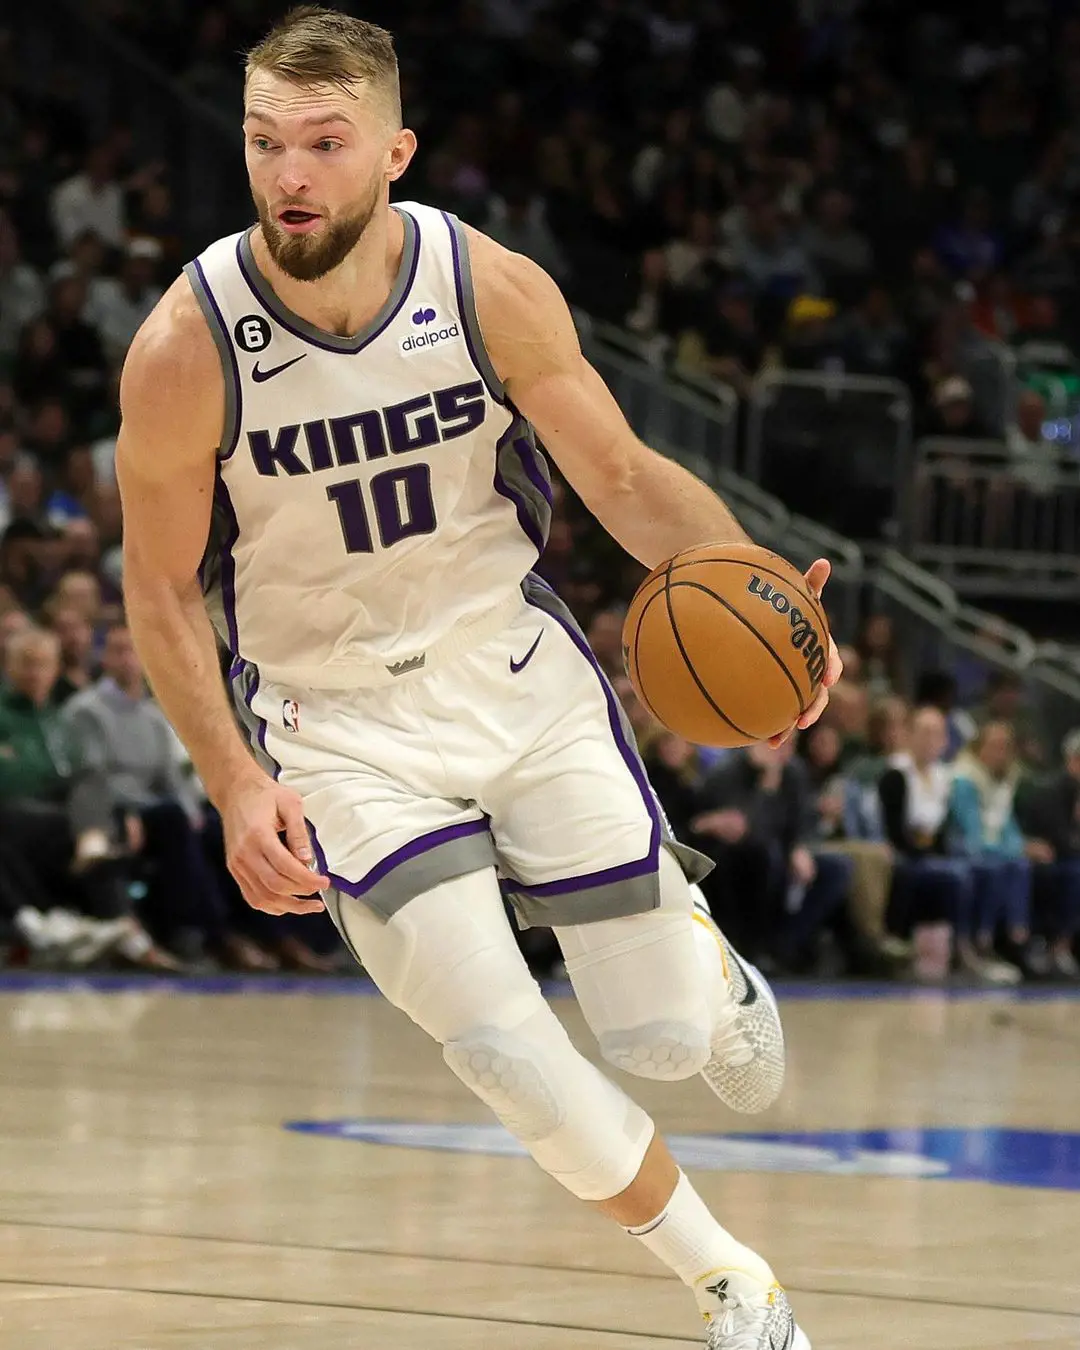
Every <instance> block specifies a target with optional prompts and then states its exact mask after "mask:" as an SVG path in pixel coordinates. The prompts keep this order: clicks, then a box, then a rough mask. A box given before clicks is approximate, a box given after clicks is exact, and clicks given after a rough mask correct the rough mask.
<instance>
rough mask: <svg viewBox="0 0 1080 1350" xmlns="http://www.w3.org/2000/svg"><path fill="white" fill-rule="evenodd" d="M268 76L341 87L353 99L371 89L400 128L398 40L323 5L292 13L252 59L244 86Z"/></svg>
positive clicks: (253, 51) (249, 56) (247, 64)
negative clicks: (257, 75) (358, 88)
mask: <svg viewBox="0 0 1080 1350" xmlns="http://www.w3.org/2000/svg"><path fill="white" fill-rule="evenodd" d="M257 70H262V71H267V72H269V73H270V74H273V75H277V76H279V77H280V78H281V79H283V80H288V81H289V82H290V84H296V85H299V86H301V87H306V86H310V85H313V84H336V85H339V86H340V87H341V88H342V89H344V90H345V91H346V92H347V93H349V94H352V93H353V92H354V91H353V86H354V85H357V84H364V85H367V86H368V87H369V88H371V89H372V91H373V92H374V93H375V94H377V95H378V96H380V97H381V98H382V99H383V100H384V102H385V104H386V106H387V110H388V112H389V114H390V116H391V118H392V119H393V120H394V124H395V126H397V127H400V126H401V85H400V81H399V77H398V63H397V55H396V54H395V52H394V39H393V37H392V36H391V35H390V34H389V33H388V32H387V31H386V29H385V28H379V27H377V26H376V25H375V24H373V23H365V21H364V20H363V19H353V18H350V16H349V15H348V14H341V13H339V12H338V11H337V10H336V9H327V8H325V7H324V6H323V5H298V6H297V7H296V8H295V9H291V10H289V12H288V14H286V15H285V17H284V18H283V19H281V20H280V21H279V22H278V23H276V24H275V25H274V27H273V28H272V29H271V30H270V32H269V33H267V35H266V37H264V38H263V40H262V41H261V42H260V43H259V44H258V45H257V46H255V47H252V49H251V51H249V52H248V54H247V61H246V62H245V65H244V78H245V82H246V81H247V80H250V78H251V76H252V74H253V73H254V72H255V71H257Z"/></svg>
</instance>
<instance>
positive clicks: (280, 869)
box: [238, 839, 330, 895]
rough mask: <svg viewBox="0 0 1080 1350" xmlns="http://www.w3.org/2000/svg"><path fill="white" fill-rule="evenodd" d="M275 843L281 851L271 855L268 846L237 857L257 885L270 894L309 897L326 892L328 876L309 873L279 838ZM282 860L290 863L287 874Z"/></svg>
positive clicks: (328, 881)
mask: <svg viewBox="0 0 1080 1350" xmlns="http://www.w3.org/2000/svg"><path fill="white" fill-rule="evenodd" d="M274 843H275V845H276V847H277V850H278V851H277V852H276V853H272V852H271V851H270V849H269V847H268V846H265V845H264V849H263V851H259V852H257V851H255V850H251V851H250V852H247V851H245V852H243V853H241V854H239V855H238V862H239V864H240V866H241V867H242V868H243V869H244V871H245V872H246V873H247V874H248V876H250V877H251V879H252V880H253V881H254V882H255V883H256V885H258V886H261V887H262V888H263V890H265V891H269V892H270V894H271V895H310V894H311V893H312V891H321V890H325V889H326V887H327V886H328V885H329V884H330V880H329V878H328V877H320V876H319V875H318V874H317V873H315V872H311V871H309V870H308V868H306V867H304V866H303V864H301V863H298V862H297V861H296V859H295V858H294V857H293V856H292V854H291V853H290V852H289V851H288V849H287V848H285V847H284V846H283V845H281V844H278V842H277V840H276V839H275V840H274ZM282 858H284V859H287V860H288V862H289V863H290V864H291V867H290V869H289V871H288V872H286V870H285V867H284V865H282V864H281V859H282Z"/></svg>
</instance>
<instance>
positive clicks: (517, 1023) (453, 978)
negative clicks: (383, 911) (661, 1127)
mask: <svg viewBox="0 0 1080 1350" xmlns="http://www.w3.org/2000/svg"><path fill="white" fill-rule="evenodd" d="M342 923H343V925H344V926H345V928H346V930H347V932H348V934H349V938H350V941H351V942H352V943H353V946H354V947H355V948H356V950H357V952H358V954H359V956H360V959H361V960H362V961H363V963H364V966H365V968H366V969H367V971H368V973H369V974H370V975H371V977H372V978H373V979H374V980H375V982H376V983H377V984H378V986H379V988H380V989H381V990H382V991H383V993H384V994H386V996H387V998H389V999H390V1000H391V1002H393V1003H394V1004H396V1006H397V1007H399V1008H401V1009H403V1011H405V1012H406V1013H408V1015H409V1016H410V1017H411V1018H412V1019H413V1020H414V1021H415V1022H416V1023H417V1025H418V1026H420V1027H422V1028H423V1029H424V1031H426V1032H427V1033H428V1035H429V1036H432V1037H434V1038H435V1040H437V1041H438V1042H439V1043H440V1044H441V1045H442V1047H443V1058H444V1059H445V1060H446V1063H447V1064H448V1065H449V1067H450V1068H451V1069H452V1070H453V1072H454V1073H455V1074H456V1075H457V1077H458V1078H460V1079H461V1081H462V1082H463V1083H464V1084H465V1086H466V1087H468V1088H469V1089H470V1091H472V1092H474V1093H476V1095H477V1096H478V1097H479V1098H480V1100H481V1101H483V1102H484V1103H485V1104H486V1105H487V1106H489V1107H490V1108H491V1110H492V1111H494V1112H495V1115H496V1116H497V1117H498V1118H499V1120H500V1121H501V1122H502V1123H503V1125H505V1126H506V1128H507V1129H508V1130H509V1131H510V1132H511V1134H513V1135H515V1136H516V1137H517V1138H518V1139H520V1140H521V1142H522V1143H523V1144H524V1145H525V1147H526V1148H527V1149H528V1150H529V1152H530V1153H531V1154H532V1156H533V1158H535V1160H536V1162H537V1163H539V1165H540V1166H541V1167H542V1168H543V1169H544V1171H545V1172H547V1173H549V1174H550V1175H551V1176H552V1177H554V1178H555V1180H556V1181H558V1182H561V1184H562V1185H563V1186H565V1187H566V1189H567V1190H568V1191H570V1192H571V1193H572V1194H573V1195H576V1196H578V1197H579V1199H582V1200H610V1199H611V1197H612V1196H614V1195H618V1194H619V1193H620V1192H621V1191H624V1190H626V1188H627V1186H629V1185H630V1183H631V1182H632V1181H633V1180H634V1178H635V1177H636V1176H637V1174H638V1172H639V1170H640V1168H641V1164H642V1161H643V1160H644V1157H645V1153H646V1151H647V1149H648V1147H649V1144H650V1143H651V1141H652V1137H653V1123H652V1121H651V1120H650V1119H649V1117H648V1116H647V1115H646V1114H645V1112H644V1111H642V1110H641V1108H640V1107H638V1106H635V1105H634V1103H633V1102H632V1101H630V1099H629V1098H628V1097H627V1096H626V1095H625V1094H624V1093H622V1092H620V1091H619V1089H618V1088H617V1087H615V1086H614V1084H612V1083H609V1082H608V1080H607V1079H606V1078H605V1077H604V1076H603V1074H602V1073H601V1072H600V1071H599V1070H598V1069H597V1068H596V1067H595V1066H594V1065H593V1064H590V1063H589V1061H588V1060H587V1059H585V1058H584V1057H583V1056H582V1055H580V1054H579V1053H578V1052H577V1051H576V1050H575V1049H574V1047H573V1045H572V1044H571V1042H570V1038H569V1036H567V1034H566V1031H565V1030H564V1029H563V1026H562V1024H561V1023H560V1022H559V1020H558V1018H557V1017H556V1016H555V1014H554V1013H553V1012H552V1011H551V1009H550V1008H549V1007H548V1005H547V1004H546V1003H545V1002H544V999H543V996H542V995H541V993H540V989H539V987H538V986H537V984H536V981H535V980H534V979H533V978H532V976H531V975H530V974H529V971H528V968H527V966H526V965H525V962H524V960H523V959H522V956H521V953H520V952H519V951H518V948H517V944H516V943H515V941H514V937H513V934H512V933H511V931H510V927H509V925H508V923H507V920H506V913H505V910H504V909H503V903H502V898H501V896H500V894H499V887H498V883H497V882H496V880H495V874H494V872H493V871H486V872H473V873H469V874H467V875H466V876H462V877H457V878H455V879H454V880H452V881H447V882H443V883H442V884H441V885H440V886H438V887H436V888H434V889H433V890H431V891H428V892H426V893H425V894H424V895H421V896H418V897H417V898H416V899H415V900H412V901H410V902H409V904H407V905H406V906H405V907H404V909H402V910H400V911H399V912H398V913H397V914H396V915H395V916H394V917H393V919H391V920H390V921H389V922H384V921H383V920H382V919H380V918H378V917H377V916H375V915H373V914H372V913H370V911H366V910H364V909H363V907H362V906H361V905H359V904H358V903H357V902H356V901H354V900H349V899H348V898H346V900H345V901H343V902H342Z"/></svg>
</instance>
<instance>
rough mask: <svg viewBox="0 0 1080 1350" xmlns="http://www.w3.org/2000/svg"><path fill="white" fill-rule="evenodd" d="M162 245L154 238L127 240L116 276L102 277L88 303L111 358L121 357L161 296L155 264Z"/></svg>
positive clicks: (90, 316) (91, 318)
mask: <svg viewBox="0 0 1080 1350" xmlns="http://www.w3.org/2000/svg"><path fill="white" fill-rule="evenodd" d="M160 260H161V245H160V244H159V243H158V241H157V240H156V239H148V238H145V237H143V238H139V239H131V240H129V241H128V243H127V245H126V246H125V249H124V261H123V264H122V266H121V268H120V273H119V275H118V276H117V277H104V278H102V279H101V283H100V286H99V287H98V290H97V294H96V295H95V296H94V297H93V298H92V302H91V303H89V304H88V311H89V313H88V318H89V321H90V322H91V324H92V325H93V327H94V328H95V329H96V331H97V332H98V333H99V334H100V336H101V341H102V344H103V346H104V348H105V354H106V356H107V357H108V359H109V360H110V361H113V362H116V361H120V360H122V359H123V356H124V353H125V352H126V351H127V349H128V347H129V346H130V345H131V340H132V338H133V337H134V336H135V334H136V333H137V332H138V330H139V329H140V327H141V326H142V324H143V322H144V321H145V320H146V319H147V318H148V317H149V315H150V312H151V310H152V309H153V308H154V306H155V305H156V304H157V302H158V301H159V300H160V299H161V287H160V286H159V285H158V283H157V275H156V274H157V266H158V263H159V262H160Z"/></svg>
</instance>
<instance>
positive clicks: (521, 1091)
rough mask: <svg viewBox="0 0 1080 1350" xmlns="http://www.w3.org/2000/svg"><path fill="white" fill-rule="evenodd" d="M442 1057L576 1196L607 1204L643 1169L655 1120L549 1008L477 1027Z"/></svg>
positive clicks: (548, 1170)
mask: <svg viewBox="0 0 1080 1350" xmlns="http://www.w3.org/2000/svg"><path fill="white" fill-rule="evenodd" d="M443 1058H444V1059H445V1060H446V1063H447V1064H448V1065H449V1066H450V1068H451V1069H452V1070H453V1071H454V1073H455V1074H456V1075H457V1076H458V1078H460V1079H461V1081H462V1082H463V1083H464V1084H465V1086H466V1087H467V1088H469V1089H470V1090H471V1091H472V1092H475V1093H476V1095H477V1096H478V1097H479V1098H480V1100H481V1101H482V1102H484V1103H485V1104H486V1105H487V1106H489V1107H490V1108H491V1110H492V1111H494V1112H495V1115H496V1116H497V1117H498V1118H499V1120H500V1121H501V1122H502V1124H503V1125H505V1127H506V1128H507V1129H508V1130H509V1131H510V1133H511V1134H512V1135H514V1137H515V1138H516V1139H519V1140H520V1141H521V1142H522V1143H523V1144H524V1145H525V1147H526V1148H527V1149H528V1150H529V1152H530V1153H531V1154H532V1156H533V1158H534V1159H535V1160H536V1162H537V1163H538V1164H539V1165H540V1166H541V1167H542V1168H543V1169H544V1171H545V1172H547V1173H548V1174H549V1175H550V1176H552V1177H553V1178H554V1179H555V1180H556V1181H558V1182H560V1183H561V1184H562V1185H563V1186H565V1187H566V1189H567V1190H568V1191H570V1192H571V1193H572V1194H573V1195H576V1196H577V1197H578V1198H579V1199H581V1200H610V1199H611V1197H612V1196H614V1195H618V1194H619V1193H620V1192H621V1191H624V1190H626V1188H627V1186H629V1185H630V1183H631V1182H632V1181H633V1179H634V1178H635V1177H636V1176H637V1174H638V1172H639V1171H640V1169H641V1164H642V1162H643V1160H644V1158H645V1154H646V1152H647V1150H648V1147H649V1144H650V1143H651V1142H652V1138H653V1133H654V1126H653V1123H652V1121H651V1120H650V1119H649V1117H648V1116H647V1115H646V1114H645V1112H644V1111H643V1110H642V1109H641V1108H640V1107H639V1106H636V1105H635V1104H634V1103H633V1102H632V1101H631V1100H630V1099H629V1098H628V1097H627V1096H626V1095H625V1094H624V1093H622V1092H620V1091H619V1089H618V1088H617V1087H615V1085H614V1084H613V1083H609V1082H608V1080H607V1079H606V1078H605V1077H604V1076H603V1074H601V1073H600V1072H599V1070H597V1069H596V1068H595V1067H594V1066H593V1065H592V1064H590V1063H589V1061H588V1060H587V1059H584V1058H583V1057H582V1056H581V1055H579V1054H578V1052H577V1051H576V1050H575V1049H574V1047H573V1045H571V1043H570V1039H569V1037H568V1036H567V1035H566V1032H565V1031H564V1030H563V1028H562V1025H561V1024H560V1023H559V1021H558V1020H557V1019H556V1017H555V1015H554V1013H552V1012H551V1010H550V1009H549V1008H545V1009H544V1010H543V1012H538V1013H535V1014H534V1015H533V1016H531V1017H529V1018H528V1019H527V1021H526V1022H525V1023H523V1024H522V1025H521V1026H519V1027H516V1028H514V1029H512V1030H504V1029H501V1028H499V1027H494V1026H485V1027H477V1028H476V1029H475V1030H472V1031H469V1032H468V1033H467V1034H466V1035H464V1036H461V1037H459V1038H458V1039H456V1040H454V1041H449V1042H448V1043H447V1044H446V1045H445V1046H444V1047H443Z"/></svg>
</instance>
